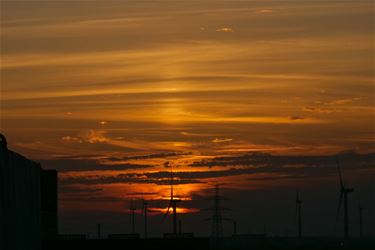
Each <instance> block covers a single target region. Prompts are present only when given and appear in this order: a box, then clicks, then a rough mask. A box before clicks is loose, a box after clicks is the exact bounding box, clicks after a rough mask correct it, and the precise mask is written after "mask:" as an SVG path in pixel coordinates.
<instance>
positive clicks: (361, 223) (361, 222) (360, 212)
mask: <svg viewBox="0 0 375 250" xmlns="http://www.w3.org/2000/svg"><path fill="white" fill-rule="evenodd" d="M363 209H364V208H363V207H362V205H361V201H359V202H358V213H359V237H360V238H363Z"/></svg>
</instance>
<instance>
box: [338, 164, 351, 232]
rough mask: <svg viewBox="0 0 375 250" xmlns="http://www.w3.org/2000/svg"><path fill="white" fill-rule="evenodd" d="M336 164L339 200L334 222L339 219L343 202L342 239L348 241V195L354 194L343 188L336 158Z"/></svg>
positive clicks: (349, 189)
mask: <svg viewBox="0 0 375 250" xmlns="http://www.w3.org/2000/svg"><path fill="white" fill-rule="evenodd" d="M336 164H337V171H338V174H339V178H340V199H339V205H338V208H337V217H336V221H338V219H339V216H340V209H341V205H342V203H343V202H344V237H345V239H348V238H349V214H348V194H350V193H352V192H354V189H353V188H347V187H345V184H344V181H343V178H342V174H341V169H340V164H339V159H338V158H336Z"/></svg>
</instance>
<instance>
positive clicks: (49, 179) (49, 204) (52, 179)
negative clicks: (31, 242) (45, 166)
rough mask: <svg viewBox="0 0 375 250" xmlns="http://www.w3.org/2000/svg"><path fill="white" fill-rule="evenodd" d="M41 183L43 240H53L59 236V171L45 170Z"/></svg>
mask: <svg viewBox="0 0 375 250" xmlns="http://www.w3.org/2000/svg"><path fill="white" fill-rule="evenodd" d="M41 181H42V182H41V183H42V185H41V189H42V228H43V238H44V239H53V238H55V237H56V236H57V234H58V199H57V197H58V195H57V193H58V190H57V171H56V170H43V171H42V178H41Z"/></svg>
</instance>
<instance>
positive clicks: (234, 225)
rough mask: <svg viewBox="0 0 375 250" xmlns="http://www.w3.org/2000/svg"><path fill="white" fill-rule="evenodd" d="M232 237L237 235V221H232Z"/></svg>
mask: <svg viewBox="0 0 375 250" xmlns="http://www.w3.org/2000/svg"><path fill="white" fill-rule="evenodd" d="M233 235H237V221H233Z"/></svg>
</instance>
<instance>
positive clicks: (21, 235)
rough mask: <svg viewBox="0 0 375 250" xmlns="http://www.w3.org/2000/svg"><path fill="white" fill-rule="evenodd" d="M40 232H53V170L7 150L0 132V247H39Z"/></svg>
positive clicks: (8, 249) (9, 249) (16, 249)
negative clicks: (45, 169)
mask: <svg viewBox="0 0 375 250" xmlns="http://www.w3.org/2000/svg"><path fill="white" fill-rule="evenodd" d="M42 208H43V210H42ZM42 216H43V220H42ZM42 221H43V224H42ZM44 225H45V226H46V228H45V229H44V230H43V226H44ZM42 231H45V232H47V233H48V234H49V235H52V234H54V235H56V234H57V172H56V171H43V170H42V168H41V166H40V164H39V163H37V162H34V161H31V160H29V159H27V158H25V157H23V156H22V155H20V154H17V153H15V152H13V151H11V150H8V148H7V142H6V139H5V137H4V136H3V135H2V134H0V249H1V250H21V249H22V250H24V249H27V250H34V249H35V250H39V249H41V239H42Z"/></svg>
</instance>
